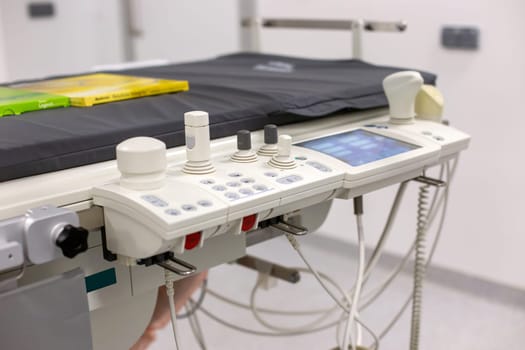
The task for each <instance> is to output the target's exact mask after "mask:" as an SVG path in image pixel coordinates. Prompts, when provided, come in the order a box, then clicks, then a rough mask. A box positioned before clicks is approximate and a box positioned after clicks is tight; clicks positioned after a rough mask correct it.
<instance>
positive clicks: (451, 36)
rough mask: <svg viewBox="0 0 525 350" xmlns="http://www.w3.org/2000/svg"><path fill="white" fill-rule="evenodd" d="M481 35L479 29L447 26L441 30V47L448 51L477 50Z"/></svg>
mask: <svg viewBox="0 0 525 350" xmlns="http://www.w3.org/2000/svg"><path fill="white" fill-rule="evenodd" d="M479 35H480V31H479V28H477V27H456V26H445V27H443V29H442V30H441V45H442V46H443V47H445V48H448V49H460V50H477V49H478V48H479Z"/></svg>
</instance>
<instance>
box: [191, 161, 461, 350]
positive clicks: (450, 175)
mask: <svg viewBox="0 0 525 350" xmlns="http://www.w3.org/2000/svg"><path fill="white" fill-rule="evenodd" d="M457 163H458V159H456V160H455V163H454V165H453V167H452V171H450V168H449V164H446V166H447V175H448V176H447V181H448V182H449V183H450V182H451V180H452V178H453V175H454V173H455V170H456V167H457ZM440 177H441V176H440ZM400 188H401V186H400ZM400 193H401V194H400ZM447 195H448V187H447V188H446V192H445V194H442V195H441V196H440V197H439V200H437V201H436V197H434V199H433V201H432V205H431V207H430V210H429V218H428V220H427V223H428V226H429V227H430V226H431V225H432V223H433V221H434V219H435V217H436V215H437V213H438V210H435V209H436V206H437V208H438V209H439V208H440V207H441V204H442V202H444V206H443V211H442V215H441V222H440V225H439V229H438V232H437V234H436V238H435V241H434V244H433V247H432V249H431V252H430V254H429V258H428V260H427V265H428V264H430V261H431V259H432V256H433V254H434V251H435V248H436V246H437V243H438V240H439V236H440V234H441V231H442V228H443V222H444V218H445V213H446V207H447V203H448V196H447ZM400 196H402V192H401V191H400V190H398V195H396V200H395V201H394V205H395V203H396V202H397V201H399V200H400ZM393 209H394V208H393ZM396 211H397V210H391V215H389V219H388V220H387V223H386V226H385V229H384V230H383V232H385V231H386V232H388V230H389V225H391V223H392V222H393V218H394V217H395V215H396V214H395V213H396ZM393 213H394V214H393ZM389 222H390V224H389ZM292 246H293V244H292ZM376 248H377V247H376ZM410 253H411V252H410ZM299 255H300V256H301V255H302V254H299ZM408 256H409V255H408ZM301 258H302V259H303V261H304V260H306V259H305V257H304V255H303V256H301ZM370 261H372V260H369V263H370ZM306 265H307V266H309V270H308V271H309V272H311V273H312V274H313V275H314V276H316V274H317V276H316V278H317V279H318V280H319V279H320V278H319V274H320V273H317V271H316V270H314V269H313V268H312V267H311V265H310V264H309V263H308V262H306ZM367 265H368V264H367ZM374 265H375V264H374ZM372 266H373V265H372ZM403 266H404V265H403ZM402 268H403V267H401V268H398V269H397V270H402ZM394 272H397V273H398V272H399V271H394ZM397 273H396V274H393V275H391V276H390V278H389V280H392V279H393V278H394V277H395V275H397ZM324 276H326V275H324ZM326 277H327V280H328V276H326ZM321 285H322V286H323V288H324V289H325V290H326V289H327V287H326V286H324V283H321ZM383 287H384V288H386V286H383ZM207 292H208V293H209V294H210V295H212V296H214V297H215V298H217V299H219V300H222V301H224V302H227V303H230V304H232V305H234V306H237V307H240V308H244V309H251V306H249V305H246V304H243V303H240V302H237V301H235V300H232V299H229V298H227V297H225V296H223V295H221V294H219V293H217V292H215V291H213V290H211V289H207ZM328 294H329V295H331V296H332V299H334V296H333V295H332V294H331V293H328ZM343 295H345V294H343ZM345 297H346V298H347V299H348V296H345ZM410 300H411V297H410V298H409V299H408V300H407V302H406V303H405V305H404V307H403V308H402V310H400V312H399V313H398V315H396V317H394V319H393V320H392V322H390V324H389V325H388V326H387V327H386V328H385V329H384V330H383V332H381V333H380V334H379V336H377V335H376V334H375V333H374V332H373V331H371V330H370V329H369V328H368V327H367V326H366V325H364V324H362V326H363V328H364V329H365V330H366V331H367V332H369V333H370V334H371V335H372V337H373V339H374V343H373V344H372V346H371V348H373V349H378V347H379V341H380V339H382V338H383V337H384V336H385V335H386V334H387V333H388V332H389V331H390V329H391V328H392V327H393V325H394V324H395V323H396V322H397V320H398V319H399V318H400V316H401V315H402V313H403V312H404V310H405V309H406V308H407V306H408V304H409V303H410ZM334 301H339V300H338V299H337V298H335V300H334ZM337 304H338V306H339V307H343V309H344V310H345V312H348V309H347V308H346V307H345V306H344V305H343V306H342V305H341V303H339V302H338V303H337ZM366 306H368V305H364V306H363V308H365V307H366ZM334 308H337V306H335V307H334ZM334 308H332V309H317V310H304V311H303V310H290V311H283V310H275V309H269V308H256V309H257V311H258V312H260V313H268V314H276V315H285V316H301V315H315V314H319V313H325V312H327V311H330V310H333V309H334ZM201 309H202V311H203V313H204V314H206V315H207V316H208V317H210V318H212V319H213V320H215V321H216V322H219V323H221V324H223V325H225V326H227V327H229V328H232V329H235V330H238V331H242V332H247V333H250V334H255V335H263V336H290V335H301V334H307V333H312V332H317V331H322V330H325V329H328V328H331V327H333V326H335V325H337V324H339V323H340V322H339V321H336V322H332V323H330V324H327V325H323V326H320V327H315V328H312V329H309V330H304V331H294V332H279V333H276V332H262V331H257V330H251V329H247V328H243V327H239V326H237V325H234V324H231V323H228V322H227V321H224V320H222V319H221V318H220V317H218V316H216V315H214V314H212V313H211V312H209V311H208V310H206V309H204V308H201ZM341 319H344V313H343V316H342V317H341ZM357 321H358V322H360V321H359V319H358V320H357Z"/></svg>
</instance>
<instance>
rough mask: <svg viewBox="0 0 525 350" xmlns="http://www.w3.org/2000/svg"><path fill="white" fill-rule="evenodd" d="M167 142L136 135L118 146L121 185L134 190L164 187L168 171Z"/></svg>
mask: <svg viewBox="0 0 525 350" xmlns="http://www.w3.org/2000/svg"><path fill="white" fill-rule="evenodd" d="M166 164H167V161H166V144H165V143H164V142H162V141H160V140H157V139H154V138H151V137H134V138H131V139H128V140H126V141H123V142H121V143H120V144H119V145H118V146H117V165H118V169H119V171H120V173H121V178H120V185H121V186H122V187H126V188H129V189H134V190H151V189H155V188H160V187H162V185H163V183H164V179H165V171H166Z"/></svg>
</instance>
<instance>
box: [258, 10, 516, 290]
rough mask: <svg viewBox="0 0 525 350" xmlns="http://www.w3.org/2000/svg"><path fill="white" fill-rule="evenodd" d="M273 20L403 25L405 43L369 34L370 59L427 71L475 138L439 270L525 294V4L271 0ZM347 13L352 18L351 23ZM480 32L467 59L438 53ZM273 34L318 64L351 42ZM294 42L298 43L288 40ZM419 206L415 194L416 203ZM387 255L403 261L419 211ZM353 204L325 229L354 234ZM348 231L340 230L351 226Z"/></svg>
mask: <svg viewBox="0 0 525 350" xmlns="http://www.w3.org/2000/svg"><path fill="white" fill-rule="evenodd" d="M259 6H260V9H259V10H260V12H261V14H262V15H266V16H281V17H285V16H288V17H291V16H297V17H307V18H309V17H314V16H317V17H327V18H344V15H347V16H348V18H357V17H361V18H366V19H378V20H397V19H405V20H407V21H408V23H409V29H408V31H407V32H406V33H404V34H392V33H388V34H387V33H383V34H378V33H367V34H365V40H364V57H365V58H366V59H367V60H369V61H372V62H377V63H383V64H389V65H398V66H407V67H413V68H421V69H427V70H430V71H433V72H436V73H437V74H438V75H439V79H438V86H439V87H440V89H441V90H442V91H443V93H444V95H445V97H446V118H447V119H450V120H451V122H452V124H453V125H454V126H456V127H458V128H460V129H462V130H464V131H466V132H468V133H470V134H471V135H472V144H471V147H470V149H469V150H468V151H467V152H465V153H464V155H463V156H462V159H461V163H460V167H459V170H458V173H457V178H456V181H455V183H454V184H453V187H452V189H453V191H452V196H451V201H452V202H451V205H450V209H449V215H448V219H447V224H446V226H445V236H444V237H443V240H442V242H441V245H440V248H439V249H438V252H437V256H436V260H435V261H436V262H437V263H438V264H439V265H442V266H446V267H450V268H454V269H458V270H461V271H464V272H467V273H471V274H474V275H477V276H481V277H484V278H487V279H490V280H493V281H497V282H501V283H505V284H509V285H513V286H517V287H520V288H525V274H524V273H523V270H522V267H523V266H525V258H524V254H523V251H524V248H525V229H524V226H523V224H522V216H523V215H525V214H524V213H525V186H524V185H523V183H522V181H523V179H525V161H524V159H525V158H524V156H523V151H524V150H525V141H524V140H525V137H523V134H522V133H523V130H525V118H524V116H523V113H524V112H523V107H522V103H523V102H522V101H523V100H524V99H525V45H523V33H525V21H523V18H522V17H523V14H524V13H525V2H523V1H522V0H502V1H499V2H495V1H489V0H482V1H479V0H464V1H454V0H444V1H439V2H436V1H428V0H427V1H415V0H398V1H389V0H378V1H374V2H370V1H367V0H352V1H346V0H324V1H320V0H287V1H283V0H265V1H260V4H259ZM343 14H344V15H343ZM463 24H464V25H473V26H477V27H479V28H480V30H481V48H480V50H478V51H473V52H464V51H453V50H446V49H443V48H442V47H440V44H439V38H440V29H441V27H442V26H443V25H463ZM291 35H292V33H291V32H290V31H279V32H278V31H267V33H266V34H264V35H263V41H262V42H263V48H264V49H265V51H276V52H285V53H288V54H301V55H309V56H318V57H345V56H347V55H348V53H349V52H350V49H351V44H350V34H338V33H335V35H334V33H321V34H318V33H308V32H306V33H298V36H297V35H294V36H291ZM285 40H290V41H288V42H287V41H285ZM393 193H394V189H388V190H385V191H380V192H379V193H374V194H372V195H370V196H367V197H366V198H365V205H366V209H367V213H366V215H367V219H366V228H367V232H368V234H367V236H368V239H369V241H371V242H373V241H375V239H376V237H377V236H378V232H379V230H380V227H381V225H380V224H381V223H382V222H383V221H384V218H385V215H386V211H385V207H386V206H387V205H388V204H389V203H390V200H391V198H392V196H393ZM411 197H414V195H411ZM407 204H408V205H407V206H411V207H410V208H408V207H407V208H406V209H404V210H403V211H402V215H401V217H400V220H399V223H400V224H403V225H406V226H405V227H407V228H408V232H406V231H403V230H399V229H397V230H396V232H395V235H393V237H392V239H391V243H390V245H389V249H390V250H391V251H394V252H397V253H402V252H404V251H406V247H408V246H409V244H410V240H411V238H412V231H414V228H415V224H414V221H413V219H412V218H413V217H414V216H415V203H414V202H413V201H412V202H410V203H407ZM350 210H351V204H350V203H338V204H337V205H336V207H335V210H333V212H332V215H331V216H330V218H329V220H328V222H327V223H326V224H325V225H324V227H323V229H324V230H327V231H330V232H331V233H333V234H337V235H344V236H345V237H346V236H348V235H350V236H352V235H353V234H352V233H351V232H354V229H353V221H350V222H348V219H347V217H348V215H347V216H345V215H344V213H347V212H349V211H350ZM347 225H348V231H349V233H347V232H343V231H346V229H345V230H341V227H347Z"/></svg>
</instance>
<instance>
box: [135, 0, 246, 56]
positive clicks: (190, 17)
mask: <svg viewBox="0 0 525 350" xmlns="http://www.w3.org/2000/svg"><path fill="white" fill-rule="evenodd" d="M237 1H238V0H221V1H216V0H192V1H172V0H155V1H151V0H136V1H134V3H133V6H132V10H133V13H134V14H136V16H133V17H134V18H135V21H134V27H136V28H137V29H138V30H139V31H140V32H141V35H139V36H138V37H137V38H136V39H135V40H134V46H135V55H136V58H137V59H138V60H148V59H155V58H163V59H169V60H171V61H174V62H181V61H188V60H195V59H203V58H210V57H214V56H216V55H220V54H224V53H231V52H233V51H237V50H238V47H239V38H238V35H239V34H238V33H239V25H238V23H239V16H238V6H237V5H238V4H237ZM241 1H242V0H241Z"/></svg>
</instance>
